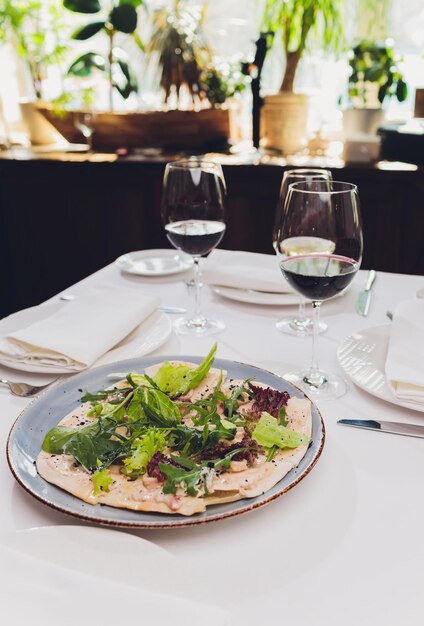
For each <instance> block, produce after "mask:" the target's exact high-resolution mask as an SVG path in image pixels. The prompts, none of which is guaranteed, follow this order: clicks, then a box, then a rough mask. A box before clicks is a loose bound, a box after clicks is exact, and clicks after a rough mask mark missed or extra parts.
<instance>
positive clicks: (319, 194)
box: [279, 181, 362, 399]
mask: <svg viewBox="0 0 424 626" xmlns="http://www.w3.org/2000/svg"><path fill="white" fill-rule="evenodd" d="M283 213H284V219H283V220H282V228H281V230H280V234H279V246H280V249H281V250H283V251H284V249H286V248H287V247H288V246H289V244H290V243H291V242H292V241H293V239H297V238H299V237H313V238H314V239H316V240H317V241H320V242H321V243H322V248H323V249H322V250H320V251H317V250H316V249H315V250H311V251H309V252H304V253H303V254H300V255H297V256H290V255H289V254H283V255H282V256H281V259H280V268H281V271H282V273H283V275H284V276H285V278H286V279H287V281H288V283H289V284H290V285H291V286H292V287H293V288H294V289H295V290H296V291H297V292H299V293H300V294H301V295H302V296H304V297H305V298H307V299H308V300H311V301H312V306H313V312H314V332H313V336H312V337H313V341H312V360H311V365H310V367H309V368H305V369H302V370H300V371H297V372H290V373H288V374H285V378H287V379H288V380H290V381H291V382H294V383H296V384H298V385H299V386H300V387H301V388H302V389H304V390H305V391H306V392H307V393H310V394H311V395H313V396H314V397H317V396H319V397H322V398H326V399H329V398H334V397H339V396H341V395H342V394H343V393H344V392H345V391H346V385H345V383H344V381H343V379H341V378H340V377H338V376H337V375H335V374H333V373H326V372H323V371H322V370H321V369H320V368H319V366H318V350H317V343H318V325H319V311H320V305H321V303H322V302H323V301H324V300H328V299H329V298H333V297H334V296H337V295H339V294H340V293H342V292H343V291H344V290H345V289H346V287H347V286H348V285H349V284H350V283H351V282H352V280H353V278H354V277H355V274H356V272H357V271H358V269H359V266H360V264H361V259H362V227H361V215H360V209H359V197H358V189H357V187H356V186H355V185H352V184H351V183H344V182H328V181H327V182H324V181H311V182H309V183H295V184H293V185H290V187H289V191H288V195H287V199H286V202H285V205H284V209H283Z"/></svg>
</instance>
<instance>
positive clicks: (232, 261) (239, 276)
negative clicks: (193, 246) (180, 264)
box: [202, 250, 294, 293]
mask: <svg viewBox="0 0 424 626" xmlns="http://www.w3.org/2000/svg"><path fill="white" fill-rule="evenodd" d="M202 278H203V280H204V281H205V282H206V283H208V284H209V285H219V286H221V287H236V288H238V289H255V290H256V291H270V292H273V293H294V290H293V289H292V287H291V286H290V285H289V284H288V283H287V281H286V280H285V278H284V276H283V275H282V273H281V270H280V268H279V267H278V258H277V257H276V256H275V255H273V254H258V253H257V252H242V251H239V250H213V252H211V254H210V255H209V256H208V258H207V259H206V261H205V263H204V265H203V268H202Z"/></svg>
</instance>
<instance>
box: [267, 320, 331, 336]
mask: <svg viewBox="0 0 424 626" xmlns="http://www.w3.org/2000/svg"><path fill="white" fill-rule="evenodd" d="M275 328H276V329H277V330H279V331H280V333H285V334H286V335H293V336H295V337H310V336H311V335H312V334H313V330H314V323H313V321H312V318H310V317H283V319H281V320H279V321H278V322H277V323H276V324H275ZM326 330H328V325H327V324H326V323H325V322H320V323H319V333H320V335H322V333H325V331H326Z"/></svg>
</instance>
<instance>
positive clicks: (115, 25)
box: [63, 0, 144, 111]
mask: <svg viewBox="0 0 424 626" xmlns="http://www.w3.org/2000/svg"><path fill="white" fill-rule="evenodd" d="M143 4H144V1H143V0H118V1H113V2H112V6H110V3H108V6H107V7H106V3H104V5H105V6H102V5H101V3H100V2H99V0H63V5H64V6H65V8H67V9H69V11H73V12H74V13H83V14H89V15H93V14H95V15H96V16H97V15H98V14H100V15H99V16H98V17H97V19H96V21H90V22H89V23H88V24H85V25H84V26H81V27H80V28H78V29H77V30H76V31H75V32H74V34H73V35H72V38H73V39H75V40H77V41H85V40H87V39H91V37H94V36H95V35H97V34H98V33H100V32H102V33H104V34H106V36H107V38H108V54H107V58H104V57H103V56H102V55H100V54H98V53H97V52H86V53H85V54H83V55H81V56H80V57H78V58H77V59H76V60H75V61H74V62H73V63H72V65H71V67H70V68H69V70H68V73H69V74H73V75H75V76H86V75H88V74H89V73H90V72H91V70H92V69H94V68H95V69H98V70H100V71H101V72H106V73H107V76H108V80H109V86H110V89H109V107H110V110H111V111H112V110H113V92H114V89H117V90H118V91H119V93H120V94H121V96H122V97H123V98H128V97H129V95H130V94H131V93H133V92H136V91H137V88H138V87H137V80H136V78H135V76H134V73H133V72H132V70H131V68H130V65H129V63H128V61H127V59H126V58H125V54H124V53H123V51H122V50H120V49H119V48H117V47H116V46H115V38H116V35H117V33H125V34H126V35H130V36H132V37H133V39H134V40H135V41H136V42H137V44H138V45H139V46H140V47H141V48H143V45H142V43H141V41H140V38H139V37H138V35H137V32H136V28H137V22H138V14H137V8H138V7H139V6H141V5H143Z"/></svg>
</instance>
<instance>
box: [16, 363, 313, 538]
mask: <svg viewBox="0 0 424 626" xmlns="http://www.w3.org/2000/svg"><path fill="white" fill-rule="evenodd" d="M164 360H171V361H172V360H184V361H191V362H193V363H200V362H201V361H202V357H198V356H197V357H196V356H182V355H171V356H164V357H157V356H155V357H148V358H138V359H130V360H126V361H120V362H117V363H110V364H108V365H104V366H102V367H97V368H94V369H91V370H86V371H84V372H81V373H80V374H76V375H75V376H72V377H71V378H69V379H67V380H64V381H63V382H60V383H57V384H55V385H54V386H53V387H51V388H49V389H48V390H46V391H45V392H43V393H42V394H40V395H39V396H38V397H37V398H36V399H35V400H34V401H33V402H32V403H31V404H30V405H28V407H27V408H26V409H25V410H24V411H23V412H22V413H21V414H20V416H19V417H18V419H17V420H16V422H15V423H14V425H13V426H12V429H11V431H10V434H9V438H8V442H7V458H8V462H9V466H10V469H11V471H12V473H13V475H14V477H15V478H16V480H17V481H18V483H19V484H20V485H21V486H22V487H23V488H24V489H25V490H26V491H28V493H30V494H31V495H32V496H34V497H35V498H37V500H40V501H41V502H43V503H44V504H47V505H48V506H50V507H52V508H53V509H56V510H58V511H61V512H63V513H67V514H68V515H72V516H74V517H77V518H78V519H81V520H85V521H88V522H93V523H97V524H105V525H110V526H118V527H127V528H156V529H157V528H179V527H183V526H192V525H197V524H203V523H206V522H214V521H219V520H222V519H225V518H228V517H233V516H234V515H240V514H241V513H246V512H248V511H252V510H254V509H256V508H258V507H260V506H263V505H264V504H268V503H269V502H272V501H273V500H275V499H276V498H278V497H279V496H281V495H283V494H284V493H286V492H287V491H289V489H292V488H293V487H294V486H295V485H297V484H298V483H299V482H300V481H301V480H302V479H303V478H304V477H305V476H306V475H307V474H308V473H309V472H310V471H311V469H312V468H313V467H314V465H315V463H316V462H317V460H318V458H319V456H320V454H321V452H322V448H323V446H324V439H325V430H324V423H323V420H322V417H321V414H320V412H319V410H318V408H317V407H316V406H315V405H314V403H313V402H312V401H311V402H312V441H311V444H310V445H309V447H308V450H307V452H306V454H305V456H304V457H303V458H302V460H301V462H300V463H299V465H298V466H297V467H295V468H293V469H292V470H291V471H290V472H289V473H288V474H286V476H284V478H282V480H280V481H279V482H278V483H277V484H276V485H274V487H272V488H271V489H269V490H268V491H266V492H265V493H264V494H261V495H260V496H257V497H256V498H249V499H243V500H237V501H236V502H229V503H225V504H216V505H213V506H210V507H208V508H207V509H206V511H205V512H204V513H198V514H196V515H193V516H191V517H183V516H181V515H164V514H161V513H145V512H139V511H131V510H129V509H118V508H114V507H110V506H106V505H101V504H97V505H91V504H87V503H86V502H83V501H82V500H79V499H78V498H76V497H75V496H73V495H71V494H69V493H68V492H66V491H63V490H62V489H60V488H59V487H56V486H55V485H52V484H50V483H48V482H46V481H45V480H44V479H43V478H41V476H39V474H38V473H37V469H36V467H35V459H36V458H37V456H38V453H39V451H40V448H41V444H42V441H43V439H44V436H45V434H46V433H47V431H48V430H49V429H50V428H52V427H53V426H56V425H57V424H58V422H59V421H60V420H61V419H62V418H63V417H65V415H67V414H68V413H70V412H71V411H72V410H75V408H76V407H77V406H79V404H80V398H81V395H82V390H83V389H89V390H90V391H96V390H98V389H100V388H105V387H107V386H109V385H110V384H111V381H110V378H109V376H110V374H112V373H113V372H117V371H119V372H125V371H138V372H142V371H143V370H144V368H146V367H148V366H149V365H153V364H154V363H158V362H160V361H164ZM214 367H218V368H222V369H225V370H227V372H228V377H229V378H234V379H239V380H240V379H246V378H251V377H252V376H254V377H255V378H256V380H257V381H259V382H262V383H265V384H266V385H269V386H271V387H274V388H275V389H279V390H281V391H288V392H289V394H290V395H291V396H297V397H299V398H303V397H305V395H304V394H303V392H302V391H301V390H300V389H298V388H297V387H295V386H294V385H292V384H291V383H289V382H288V381H286V380H284V379H283V378H281V377H280V376H277V375H276V374H273V373H271V372H268V371H266V370H263V369H260V368H257V367H254V366H252V365H246V364H244V363H238V362H235V361H228V360H225V359H216V360H215V362H214Z"/></svg>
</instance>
